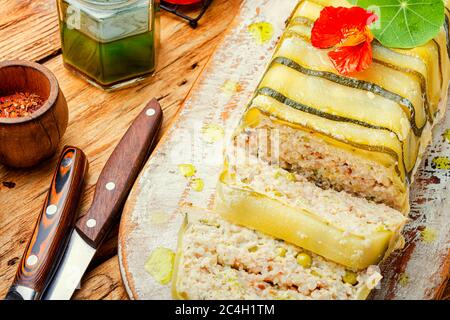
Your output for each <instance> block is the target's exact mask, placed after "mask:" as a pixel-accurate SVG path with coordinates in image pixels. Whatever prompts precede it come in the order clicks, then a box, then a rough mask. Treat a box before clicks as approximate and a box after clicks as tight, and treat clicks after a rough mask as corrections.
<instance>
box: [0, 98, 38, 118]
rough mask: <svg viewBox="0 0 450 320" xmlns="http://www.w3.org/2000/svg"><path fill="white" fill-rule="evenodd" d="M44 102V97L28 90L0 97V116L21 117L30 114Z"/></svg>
mask: <svg viewBox="0 0 450 320" xmlns="http://www.w3.org/2000/svg"><path fill="white" fill-rule="evenodd" d="M43 104H44V99H42V98H41V97H40V96H39V95H37V94H35V93H30V92H16V93H15V94H12V95H9V96H5V97H0V118H21V117H26V116H28V115H30V114H31V113H33V112H35V111H36V110H38V109H39V108H40V107H42V105H43Z"/></svg>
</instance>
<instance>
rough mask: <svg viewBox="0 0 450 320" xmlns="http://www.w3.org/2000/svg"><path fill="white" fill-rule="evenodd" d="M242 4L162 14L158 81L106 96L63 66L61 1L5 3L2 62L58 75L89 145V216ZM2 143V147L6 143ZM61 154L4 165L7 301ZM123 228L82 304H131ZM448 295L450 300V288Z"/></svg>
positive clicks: (96, 267) (0, 252) (79, 137)
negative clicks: (129, 138) (121, 146)
mask: <svg viewBox="0 0 450 320" xmlns="http://www.w3.org/2000/svg"><path fill="white" fill-rule="evenodd" d="M240 2H241V0H215V1H214V2H213V5H212V7H211V8H210V9H209V10H208V11H207V13H206V15H205V16H204V18H203V19H202V20H201V23H200V26H199V27H198V28H197V29H196V30H193V29H191V28H190V27H189V26H187V24H186V23H185V22H183V21H181V20H179V19H178V18H177V17H174V16H172V15H170V14H168V13H163V14H162V17H161V26H162V29H161V48H160V53H159V62H158V66H157V71H156V73H155V74H154V76H153V77H151V78H149V79H147V80H146V81H145V82H143V83H141V84H139V85H138V86H135V87H133V88H130V89H124V90H121V91H118V92H114V93H105V92H102V91H101V90H99V89H96V88H94V87H92V86H90V85H89V84H87V83H85V82H84V81H82V80H80V79H79V78H77V77H76V76H74V75H72V74H71V73H69V72H68V71H67V70H66V69H65V68H64V67H63V65H62V59H61V49H60V40H59V32H58V22H57V14H56V4H55V1H48V0H15V1H11V0H0V48H1V50H0V61H2V60H8V59H27V60H32V61H37V62H40V63H43V64H44V65H45V66H47V67H48V68H49V69H50V70H51V71H53V72H54V74H55V75H56V77H57V78H58V80H59V83H60V86H61V89H62V91H63V92H64V94H65V96H66V99H67V101H68V104H69V110H70V115H69V127H68V129H67V131H66V133H65V135H64V138H63V141H62V143H61V146H60V150H61V149H62V147H63V146H64V145H66V144H69V145H75V146H78V147H80V148H82V149H83V150H84V151H85V153H86V154H87V156H88V159H89V162H90V172H89V176H88V179H87V183H86V187H85V192H84V194H83V197H82V202H81V205H80V215H83V214H84V213H85V212H86V211H87V209H88V208H89V204H90V203H91V200H92V196H93V191H94V186H95V183H96V181H97V178H98V175H99V173H100V171H101V169H102V168H103V165H104V164H105V162H106V160H107V159H108V157H109V155H110V154H111V152H112V150H113V149H114V147H115V146H116V144H117V143H118V141H119V139H120V138H121V136H122V135H123V134H124V133H125V131H126V129H127V128H128V126H129V125H130V123H131V121H132V120H133V119H134V117H135V116H136V115H137V114H138V113H139V111H140V110H142V108H143V107H144V105H145V103H146V102H147V101H148V100H150V99H151V98H152V97H157V99H158V100H159V101H160V103H161V105H162V107H163V109H164V117H165V119H164V124H163V131H165V130H166V129H167V127H168V126H169V125H170V123H171V120H172V119H173V117H174V115H175V114H176V113H177V110H178V109H179V107H180V105H181V103H182V102H183V100H184V99H185V97H186V96H187V94H188V92H189V90H190V88H191V87H192V85H193V83H194V82H195V80H196V79H197V77H198V76H199V75H200V73H201V72H202V69H203V68H204V66H205V64H206V62H207V61H208V58H209V57H210V56H211V54H212V53H213V52H214V48H215V46H216V45H217V43H218V42H219V41H220V39H221V36H222V34H223V31H224V30H225V29H226V28H227V26H228V25H229V24H230V22H231V20H232V19H233V16H234V14H235V12H236V10H238V8H239V5H240ZM0 143H1V142H0ZM57 158H58V154H57V155H55V156H54V157H53V158H52V159H49V160H48V161H46V162H45V163H43V164H41V165H39V166H37V167H35V168H32V169H28V170H12V169H9V168H6V167H4V166H1V165H0V298H1V297H4V296H5V294H6V292H7V290H8V288H9V286H10V284H11V283H12V281H13V277H14V275H15V272H16V268H17V264H18V261H19V259H20V257H21V256H22V253H23V250H24V249H25V246H26V243H27V241H28V239H29V237H30V235H31V232H32V230H33V227H34V224H35V221H36V218H37V216H38V214H39V212H40V210H41V206H42V205H43V201H44V198H45V194H46V192H47V188H48V186H49V184H50V181H51V176H52V174H53V170H54V167H55V165H56V160H57ZM117 230H118V226H116V228H115V229H114V230H113V231H112V232H111V234H110V235H109V237H108V238H107V240H106V241H105V243H104V244H103V246H102V247H101V249H100V250H99V252H98V253H97V255H96V257H95V259H94V261H93V262H92V264H91V266H90V267H89V271H88V272H87V274H86V275H85V277H84V279H83V281H82V283H81V289H80V290H78V291H77V292H76V293H75V295H74V298H75V299H127V298H128V296H127V294H126V292H125V290H124V288H123V285H122V280H121V277H120V272H119V265H118V259H117ZM445 296H447V297H448V296H449V290H448V288H447V293H446V294H445Z"/></svg>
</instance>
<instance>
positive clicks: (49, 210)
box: [45, 204, 58, 216]
mask: <svg viewBox="0 0 450 320" xmlns="http://www.w3.org/2000/svg"><path fill="white" fill-rule="evenodd" d="M56 211H58V207H57V206H55V205H54V204H51V205H49V206H48V207H47V210H45V213H47V215H49V216H52V215H54V214H55V213H56Z"/></svg>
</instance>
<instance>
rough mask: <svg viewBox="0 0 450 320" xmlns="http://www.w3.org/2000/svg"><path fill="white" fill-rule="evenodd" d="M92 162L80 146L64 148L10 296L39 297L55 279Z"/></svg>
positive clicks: (11, 298)
mask: <svg viewBox="0 0 450 320" xmlns="http://www.w3.org/2000/svg"><path fill="white" fill-rule="evenodd" d="M88 166H89V165H88V161H87V159H86V156H85V155H84V153H83V151H81V150H80V149H78V148H76V147H70V146H66V147H65V148H64V150H63V151H62V153H61V156H60V158H59V161H58V165H57V168H56V170H55V173H54V175H53V179H52V183H51V186H50V189H49V191H48V193H47V197H46V199H45V203H44V206H43V208H42V211H41V213H40V215H39V218H38V220H37V223H36V226H35V228H34V231H33V235H32V237H31V239H30V242H29V243H28V245H27V247H26V250H25V253H24V255H23V257H22V259H21V261H20V263H19V267H18V270H17V273H16V276H15V279H14V282H13V284H12V286H11V288H10V290H9V292H8V294H7V296H6V299H7V300H39V299H40V298H41V295H42V293H43V292H44V290H45V288H46V287H47V286H48V284H49V283H50V281H51V280H52V278H53V276H54V274H55V271H56V269H57V267H58V263H59V261H60V260H61V258H62V255H63V253H64V250H65V247H66V245H67V242H68V240H69V236H70V231H71V229H72V228H73V225H74V223H75V218H76V216H77V215H76V211H77V208H78V202H79V199H80V195H81V192H82V188H83V182H84V178H85V176H86V173H87V171H88Z"/></svg>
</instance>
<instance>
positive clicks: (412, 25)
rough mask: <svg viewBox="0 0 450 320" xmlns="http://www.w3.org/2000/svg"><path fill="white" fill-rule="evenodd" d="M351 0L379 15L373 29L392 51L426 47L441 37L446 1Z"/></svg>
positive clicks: (352, 2)
mask: <svg viewBox="0 0 450 320" xmlns="http://www.w3.org/2000/svg"><path fill="white" fill-rule="evenodd" d="M348 1H349V2H350V3H351V4H353V5H357V6H359V7H362V8H364V9H366V10H369V11H372V12H374V13H376V14H377V15H378V18H379V19H378V21H376V22H375V23H373V24H372V25H371V26H370V28H371V30H372V33H373V35H374V36H375V38H376V39H378V41H380V42H381V44H383V45H384V46H386V47H391V48H403V49H407V48H414V47H417V46H420V45H423V44H425V43H426V42H428V41H429V40H431V39H433V38H434V37H435V36H436V35H437V34H438V32H439V30H440V28H441V27H442V26H443V24H444V20H445V13H444V2H443V0H348Z"/></svg>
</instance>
